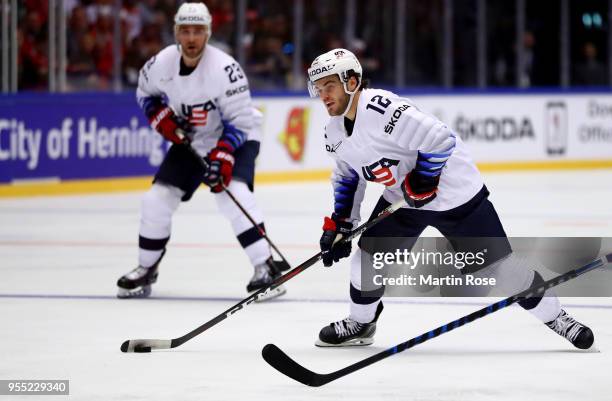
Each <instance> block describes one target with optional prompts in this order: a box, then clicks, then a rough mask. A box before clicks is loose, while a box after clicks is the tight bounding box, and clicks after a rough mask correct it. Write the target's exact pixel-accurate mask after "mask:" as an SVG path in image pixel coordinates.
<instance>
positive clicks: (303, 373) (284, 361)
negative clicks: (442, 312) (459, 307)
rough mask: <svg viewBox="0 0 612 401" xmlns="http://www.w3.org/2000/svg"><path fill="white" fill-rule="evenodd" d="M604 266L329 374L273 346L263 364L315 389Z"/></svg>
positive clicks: (600, 262) (590, 266)
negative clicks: (297, 360)
mask: <svg viewBox="0 0 612 401" xmlns="http://www.w3.org/2000/svg"><path fill="white" fill-rule="evenodd" d="M607 264H612V253H610V254H607V255H605V256H603V257H600V258H598V259H595V260H593V261H592V262H590V263H587V264H586V265H584V266H582V267H579V268H577V269H574V270H571V271H569V272H567V273H565V274H561V275H559V276H557V277H554V278H552V279H550V280H548V281H545V282H543V283H541V284H538V285H535V286H533V287H531V288H528V289H526V290H525V291H521V292H519V293H518V294H516V295H513V296H511V297H508V298H505V299H502V300H501V301H498V302H495V303H493V304H491V305H489V306H486V307H484V308H482V309H479V310H477V311H475V312H472V313H470V314H468V315H465V316H462V317H460V318H459V319H456V320H453V321H452V322H449V323H447V324H444V325H442V326H440V327H436V328H435V329H433V330H430V331H428V332H426V333H423V334H421V335H420V336H417V337H414V338H411V339H410V340H408V341H405V342H403V343H400V344H397V345H395V346H393V347H391V348H388V349H386V350H384V351H381V352H379V353H376V354H374V355H371V356H369V357H367V358H365V359H362V360H360V361H358V362H356V363H354V364H352V365H349V366H346V367H344V368H342V369H339V370H336V371H334V372H331V373H325V374H320V373H315V372H313V371H311V370H308V369H307V368H305V367H303V366H302V365H300V364H299V363H297V362H296V361H294V360H293V359H291V358H290V357H289V356H288V355H287V354H285V353H284V352H283V351H282V350H281V349H280V348H278V347H277V346H276V345H274V344H268V345H266V346H265V347H264V348H263V349H262V351H261V354H262V356H263V358H264V360H265V361H266V362H267V363H268V364H270V366H272V367H273V368H274V369H276V370H278V371H279V372H280V373H282V374H284V375H285V376H288V377H290V378H292V379H293V380H296V381H298V382H300V383H302V384H305V385H307V386H311V387H319V386H322V385H324V384H327V383H329V382H331V381H334V380H336V379H338V378H340V377H344V376H346V375H348V374H350V373H353V372H356V371H357V370H360V369H362V368H365V367H366V366H369V365H372V364H373V363H376V362H379V361H381V360H383V359H385V358H387V357H390V356H393V355H395V354H398V353H400V352H402V351H405V350H407V349H409V348H412V347H414V346H415V345H418V344H422V343H424V342H425V341H428V340H431V339H432V338H436V337H438V336H440V335H442V334H444V333H448V332H449V331H452V330H455V329H457V328H459V327H461V326H464V325H466V324H468V323H471V322H473V321H474V320H477V319H480V318H482V317H485V316H488V315H490V314H492V313H494V312H497V311H499V310H501V309H504V308H506V307H508V306H510V305H512V304H514V303H516V302H518V301H520V300H521V299H525V298H530V297H533V296H537V295H540V296H541V294H543V293H544V292H545V291H546V290H548V289H549V288H553V287H555V286H557V285H559V284H562V283H565V282H566V281H569V280H572V279H574V278H576V277H578V276H580V275H582V274H584V273H587V272H589V271H592V270H595V269H598V268H600V267H602V266H605V265H607Z"/></svg>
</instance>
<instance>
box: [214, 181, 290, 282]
mask: <svg viewBox="0 0 612 401" xmlns="http://www.w3.org/2000/svg"><path fill="white" fill-rule="evenodd" d="M223 190H224V191H225V193H226V194H227V196H229V197H230V199H231V200H232V201H234V203H235V204H236V206H237V207H238V209H240V210H241V211H242V213H243V214H244V216H245V217H246V218H247V219H249V221H250V222H251V224H253V227H255V229H256V230H257V232H258V233H259V235H261V237H262V238H263V239H265V240H266V241H267V242H268V244H269V245H270V246H271V247H272V249H274V250H275V251H276V253H277V254H278V256H280V258H281V259H282V260H283V263H284V264H285V265H284V266H282V267H280V270H281V271H285V270H289V269H291V265H290V264H289V262H287V259H285V257H284V256H283V254H282V253H281V251H279V250H278V248H277V247H276V245H274V243H273V242H272V240H271V239H270V238H268V235H267V234H266V231H265V230H264V229H263V228H262V227H261V226H260V225H259V224H257V222H256V221H255V219H253V218H252V217H251V215H250V214H249V212H247V211H246V209H245V208H244V207H243V206H242V205H241V204H240V202H238V199H236V198H235V197H234V195H233V194H232V193H231V191H230V190H229V189H228V188H227V187H226V186H225V185H223ZM276 263H278V262H276Z"/></svg>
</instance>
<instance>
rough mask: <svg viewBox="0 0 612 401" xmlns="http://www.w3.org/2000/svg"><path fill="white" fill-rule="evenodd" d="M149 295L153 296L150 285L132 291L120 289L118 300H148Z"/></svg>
mask: <svg viewBox="0 0 612 401" xmlns="http://www.w3.org/2000/svg"><path fill="white" fill-rule="evenodd" d="M149 295H151V286H150V285H145V286H142V287H136V288H134V289H131V290H127V289H125V288H121V287H119V290H118V291H117V298H119V299H130V298H148V297H149Z"/></svg>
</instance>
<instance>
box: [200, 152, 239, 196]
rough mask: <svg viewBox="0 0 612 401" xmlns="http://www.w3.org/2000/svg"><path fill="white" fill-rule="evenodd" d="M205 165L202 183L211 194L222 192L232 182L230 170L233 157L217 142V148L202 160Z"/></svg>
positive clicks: (232, 166) (232, 164)
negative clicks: (208, 188)
mask: <svg viewBox="0 0 612 401" xmlns="http://www.w3.org/2000/svg"><path fill="white" fill-rule="evenodd" d="M204 161H205V163H206V165H207V168H206V171H205V172H204V176H203V177H202V181H203V182H204V184H206V185H208V186H209V187H210V190H211V192H214V193H218V192H221V191H223V187H227V186H228V185H229V183H230V181H231V180H232V170H233V169H234V155H232V153H231V152H230V151H229V150H228V148H227V147H226V146H224V144H223V142H219V143H218V144H217V147H216V148H214V149H213V150H211V151H210V153H209V154H208V156H206V157H205V158H204Z"/></svg>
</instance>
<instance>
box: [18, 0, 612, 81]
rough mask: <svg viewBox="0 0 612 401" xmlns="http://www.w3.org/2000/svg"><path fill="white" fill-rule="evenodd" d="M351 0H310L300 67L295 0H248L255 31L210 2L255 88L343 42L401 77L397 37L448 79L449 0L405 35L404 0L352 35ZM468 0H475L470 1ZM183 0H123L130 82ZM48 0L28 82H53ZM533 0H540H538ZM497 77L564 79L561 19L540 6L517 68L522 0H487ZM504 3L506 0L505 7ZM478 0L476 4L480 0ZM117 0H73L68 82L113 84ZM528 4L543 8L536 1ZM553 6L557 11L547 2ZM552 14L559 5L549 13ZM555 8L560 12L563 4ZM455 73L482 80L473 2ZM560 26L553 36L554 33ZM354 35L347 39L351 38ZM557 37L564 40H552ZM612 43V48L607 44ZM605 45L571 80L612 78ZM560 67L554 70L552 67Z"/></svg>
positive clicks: (423, 74)
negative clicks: (241, 27) (240, 30)
mask: <svg viewBox="0 0 612 401" xmlns="http://www.w3.org/2000/svg"><path fill="white" fill-rule="evenodd" d="M347 1H348V0H309V1H304V24H303V30H302V32H301V34H302V37H303V42H302V43H303V46H302V47H303V53H302V54H303V57H302V61H303V65H301V66H300V67H301V72H300V75H299V76H297V77H295V76H293V75H292V71H293V70H292V59H293V53H294V51H295V43H293V37H294V36H293V35H294V32H293V14H294V8H293V2H291V1H277V0H248V1H247V9H246V31H245V33H244V35H242V37H241V38H240V40H238V38H237V37H236V11H235V7H236V4H237V1H235V0H207V1H205V3H206V5H207V6H208V8H209V10H210V12H211V14H212V18H213V28H212V30H213V35H212V37H211V44H214V45H216V46H218V47H221V48H222V49H223V50H225V51H227V52H229V53H231V54H234V55H236V54H235V49H236V48H237V46H242V48H243V49H244V52H245V53H244V54H245V61H244V64H245V65H244V66H243V67H244V68H245V69H246V71H247V73H248V76H249V80H250V81H251V86H252V87H253V88H254V89H259V90H268V89H286V88H291V87H294V88H295V87H301V84H302V83H303V80H304V76H303V74H304V71H305V70H306V68H307V66H308V65H307V64H308V63H309V62H310V61H311V60H312V59H313V58H314V57H316V56H317V55H318V54H320V53H321V52H323V51H326V50H329V49H331V48H334V47H340V46H342V47H347V48H349V49H351V50H352V51H354V52H355V53H356V54H357V55H358V57H359V58H360V60H361V61H362V64H363V65H364V69H365V71H366V74H367V76H368V78H370V79H371V80H372V81H374V83H376V84H379V85H387V86H391V85H393V84H394V82H395V78H396V74H395V69H394V68H395V63H394V61H392V60H393V57H394V55H395V48H396V46H405V48H406V51H405V54H406V60H405V68H406V71H405V72H406V73H405V84H406V85H407V86H440V85H441V83H442V71H441V65H442V62H441V57H442V54H443V53H442V50H443V49H442V46H443V37H442V13H443V10H442V6H443V4H444V3H443V1H442V0H431V1H429V2H422V1H414V0H407V1H408V3H407V4H408V5H407V20H406V21H405V24H406V28H405V38H398V37H397V35H396V30H395V29H396V26H395V7H396V2H394V1H385V0H368V1H363V0H355V1H354V3H355V4H357V5H358V6H359V7H358V11H357V12H356V22H355V27H354V28H355V29H354V32H353V35H352V36H351V35H347V33H346V32H345V27H346V24H345V21H346V13H347V9H346V6H347ZM466 1H467V2H468V3H469V2H470V1H471V2H472V3H475V1H472V0H466ZM181 2H182V1H180V0H142V1H137V0H123V1H122V6H121V10H120V12H119V21H120V28H121V29H120V32H121V34H120V40H119V43H120V53H121V81H122V86H123V87H124V88H130V87H134V86H135V85H136V84H137V81H138V71H139V69H140V68H141V67H142V65H143V64H144V63H145V61H146V60H147V59H149V58H150V57H151V56H153V55H154V54H156V53H157V52H158V51H160V50H161V49H162V48H164V47H165V46H168V45H170V44H173V43H174V37H173V17H174V13H175V12H176V9H177V6H178V4H180V3H181ZM48 3H49V2H48V0H20V7H19V16H18V27H19V29H18V43H19V51H18V54H19V69H20V70H19V89H20V90H32V89H34V90H36V89H45V88H46V87H47V82H48V23H49V21H48V18H49V10H48V7H49V6H48ZM529 3H532V2H529ZM488 4H489V6H488V13H489V18H491V19H494V20H495V21H496V23H495V24H489V28H488V41H489V46H488V48H489V52H488V60H487V63H488V64H487V65H488V77H487V82H488V84H489V85H492V86H514V85H515V84H517V82H520V85H521V86H523V87H529V86H547V85H555V84H558V74H557V75H555V74H556V72H557V71H558V70H559V68H558V61H557V60H558V53H556V54H555V53H552V54H551V53H550V52H551V49H553V50H554V48H557V47H558V46H557V44H558V34H556V33H554V32H555V31H554V28H552V27H554V26H558V24H557V22H558V19H557V20H555V19H554V18H553V19H552V20H551V21H552V22H550V23H549V24H548V25H547V23H546V21H545V18H544V17H541V18H540V17H538V16H537V11H538V10H535V11H530V12H531V13H532V14H536V18H539V19H537V20H536V22H537V23H536V24H530V25H532V27H531V26H530V27H528V28H529V30H528V31H527V32H525V34H524V35H523V37H524V39H523V43H522V44H521V45H522V46H523V49H524V52H525V53H524V54H525V60H524V62H523V65H522V66H521V76H520V77H519V79H517V77H516V68H515V64H516V61H515V55H516V48H517V46H516V44H515V43H514V42H515V28H514V26H513V18H514V16H513V12H512V7H513V6H512V4H513V2H508V1H502V0H492V1H489V2H488ZM495 4H498V6H496V5H495ZM473 5H475V4H473ZM114 6H115V0H64V10H63V11H64V13H65V15H66V24H67V32H68V34H67V85H68V88H67V90H68V91H78V90H108V89H110V88H111V87H112V83H113V77H114V76H113V65H114V60H113V57H114V51H113V44H114V24H115V15H116V13H115V8H114ZM528 7H534V6H531V5H529V4H528ZM547 12H548V10H547ZM548 14H550V13H549V12H548ZM552 14H553V17H554V13H552ZM453 25H454V29H453V38H454V39H453V55H454V65H453V82H454V84H455V85H456V86H475V85H476V83H477V80H476V76H475V74H476V67H475V64H476V63H475V56H476V55H475V40H476V37H475V35H476V34H475V22H474V13H473V7H471V6H469V7H468V6H466V7H459V6H455V13H454V17H453ZM551 32H553V34H554V36H551V37H547V36H546V35H551ZM347 38H348V39H347ZM550 41H552V42H553V43H555V41H556V43H555V46H551V45H550ZM604 50H606V49H604ZM606 59H607V55H606V54H602V52H601V51H600V49H598V47H597V44H595V43H593V42H591V41H586V40H585V41H582V42H580V43H578V44H577V47H576V51H574V52H572V84H577V85H602V84H607V83H608V79H607V74H606V71H607V69H606V64H605V61H603V60H606ZM553 70H554V71H555V72H554V73H552V74H551V71H553Z"/></svg>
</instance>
